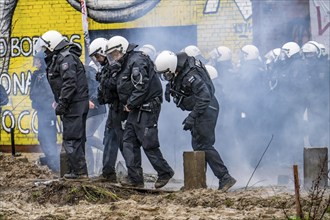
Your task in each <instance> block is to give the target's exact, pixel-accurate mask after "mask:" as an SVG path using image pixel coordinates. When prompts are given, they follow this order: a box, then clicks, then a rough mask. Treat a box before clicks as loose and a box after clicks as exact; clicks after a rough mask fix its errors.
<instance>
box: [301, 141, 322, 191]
mask: <svg viewBox="0 0 330 220" xmlns="http://www.w3.org/2000/svg"><path fill="white" fill-rule="evenodd" d="M315 184H318V186H319V187H327V186H328V148H327V147H323V148H304V187H305V188H309V189H310V188H311V187H313V186H315Z"/></svg>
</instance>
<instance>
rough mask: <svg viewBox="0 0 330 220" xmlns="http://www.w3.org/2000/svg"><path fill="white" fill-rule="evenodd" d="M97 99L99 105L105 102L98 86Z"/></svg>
mask: <svg viewBox="0 0 330 220" xmlns="http://www.w3.org/2000/svg"><path fill="white" fill-rule="evenodd" d="M97 101H98V102H99V103H100V105H104V104H105V100H104V96H103V92H102V90H101V89H100V88H98V89H97Z"/></svg>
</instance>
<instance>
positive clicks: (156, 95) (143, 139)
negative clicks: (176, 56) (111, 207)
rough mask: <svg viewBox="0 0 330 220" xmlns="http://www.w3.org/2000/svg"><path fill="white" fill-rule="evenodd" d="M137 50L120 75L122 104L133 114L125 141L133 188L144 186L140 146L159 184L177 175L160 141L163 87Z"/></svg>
mask: <svg viewBox="0 0 330 220" xmlns="http://www.w3.org/2000/svg"><path fill="white" fill-rule="evenodd" d="M134 47H135V46H133V45H130V46H129V48H128V52H127V53H126V54H125V55H124V57H123V58H122V59H121V60H120V63H121V71H120V73H119V76H120V77H119V80H118V84H117V89H118V94H119V99H120V102H122V103H123V104H124V105H127V107H128V108H129V109H130V110H131V111H130V112H129V114H128V118H127V123H126V127H125V131H124V137H123V155H124V158H125V161H126V166H127V169H128V177H129V181H131V182H132V183H133V185H141V184H143V172H142V167H141V150H140V146H142V147H143V150H144V152H145V154H146V156H147V157H148V159H149V161H150V163H151V165H152V166H153V168H154V169H155V170H156V171H157V173H158V180H157V181H162V180H167V181H168V180H169V179H170V178H171V177H172V176H173V175H174V171H173V170H172V168H171V167H170V166H169V165H168V163H167V162H166V160H165V159H164V158H163V155H162V153H161V151H160V149H159V147H160V146H159V140H158V117H159V113H160V107H161V102H162V85H161V82H160V79H159V77H158V75H157V74H156V73H155V71H154V64H153V63H152V61H151V60H150V58H149V57H148V56H146V55H144V54H143V53H142V52H138V51H134V50H133V49H134ZM167 181H166V183H167ZM156 183H157V182H156ZM155 186H156V184H155ZM156 187H157V186H156ZM160 187H161V186H160Z"/></svg>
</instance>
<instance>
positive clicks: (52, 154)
mask: <svg viewBox="0 0 330 220" xmlns="http://www.w3.org/2000/svg"><path fill="white" fill-rule="evenodd" d="M33 66H35V67H36V68H37V70H35V71H34V72H33V74H32V76H31V89H30V99H31V101H32V108H33V109H35V110H36V111H37V116H38V141H39V143H40V146H41V149H42V152H43V153H44V154H45V158H44V159H45V164H47V165H48V167H49V168H50V169H52V170H53V171H56V172H58V171H59V166H60V164H59V149H58V147H57V144H56V142H57V137H56V135H57V130H56V121H57V118H56V115H55V112H54V109H53V107H52V104H53V102H54V95H53V93H52V90H51V88H50V86H49V83H48V80H47V75H46V63H45V53H44V52H38V53H36V54H35V55H34V57H33Z"/></svg>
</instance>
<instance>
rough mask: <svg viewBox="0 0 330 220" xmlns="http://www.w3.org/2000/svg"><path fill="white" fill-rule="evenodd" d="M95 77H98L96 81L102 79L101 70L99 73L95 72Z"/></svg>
mask: <svg viewBox="0 0 330 220" xmlns="http://www.w3.org/2000/svg"><path fill="white" fill-rule="evenodd" d="M95 79H96V81H98V82H100V81H101V72H97V73H96V74H95Z"/></svg>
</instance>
